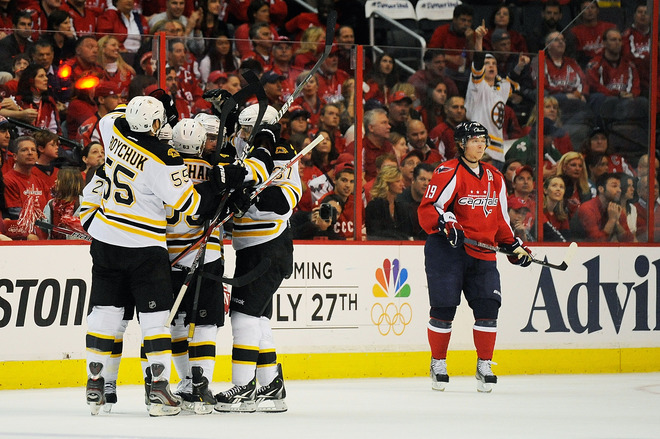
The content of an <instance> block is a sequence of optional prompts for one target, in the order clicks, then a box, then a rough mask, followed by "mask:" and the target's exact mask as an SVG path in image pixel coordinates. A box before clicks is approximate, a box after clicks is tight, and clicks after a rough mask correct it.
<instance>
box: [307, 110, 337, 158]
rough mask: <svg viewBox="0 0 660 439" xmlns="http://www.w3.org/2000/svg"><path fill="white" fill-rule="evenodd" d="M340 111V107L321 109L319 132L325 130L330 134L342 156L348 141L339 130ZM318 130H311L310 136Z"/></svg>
mask: <svg viewBox="0 0 660 439" xmlns="http://www.w3.org/2000/svg"><path fill="white" fill-rule="evenodd" d="M339 111H340V109H339V105H337V104H325V105H324V106H323V107H322V108H321V114H320V117H319V123H318V130H325V131H327V132H328V133H330V135H331V137H332V138H333V141H334V145H335V149H336V150H337V152H339V153H340V154H341V153H342V152H344V149H345V148H346V141H345V140H344V137H343V136H342V134H341V131H340V130H339ZM318 130H317V129H312V130H310V134H315V133H316V132H317V131H318Z"/></svg>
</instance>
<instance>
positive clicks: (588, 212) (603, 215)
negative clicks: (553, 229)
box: [572, 173, 633, 242]
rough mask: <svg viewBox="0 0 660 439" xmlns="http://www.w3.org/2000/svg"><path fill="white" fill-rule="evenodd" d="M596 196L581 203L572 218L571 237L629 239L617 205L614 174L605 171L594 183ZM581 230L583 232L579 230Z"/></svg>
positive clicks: (617, 185) (617, 182) (618, 192)
mask: <svg viewBox="0 0 660 439" xmlns="http://www.w3.org/2000/svg"><path fill="white" fill-rule="evenodd" d="M596 189H597V191H598V195H596V197H595V198H593V199H591V200H589V201H586V202H585V203H582V205H581V206H580V207H579V208H578V210H577V215H575V217H574V220H573V221H574V222H573V223H572V229H573V230H576V231H578V233H574V235H575V237H578V236H584V237H585V238H586V239H585V240H586V241H592V242H632V241H633V235H632V233H631V232H630V229H629V228H628V222H627V220H626V212H625V211H624V210H623V209H622V208H621V205H620V204H619V200H620V198H621V179H620V178H619V176H618V175H617V174H610V173H605V174H603V175H601V176H600V178H599V179H598V181H597V182H596ZM580 231H583V233H579V232H580Z"/></svg>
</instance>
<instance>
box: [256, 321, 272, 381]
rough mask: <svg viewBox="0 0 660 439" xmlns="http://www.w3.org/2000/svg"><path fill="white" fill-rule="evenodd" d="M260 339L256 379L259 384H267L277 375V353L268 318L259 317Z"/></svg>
mask: <svg viewBox="0 0 660 439" xmlns="http://www.w3.org/2000/svg"><path fill="white" fill-rule="evenodd" d="M259 328H260V330H261V340H260V341H259V358H258V360H257V381H259V385H260V386H267V385H268V384H270V383H271V382H273V380H274V379H275V378H276V377H277V353H276V351H275V340H274V339H273V330H272V329H271V327H270V319H268V318H266V317H261V318H259Z"/></svg>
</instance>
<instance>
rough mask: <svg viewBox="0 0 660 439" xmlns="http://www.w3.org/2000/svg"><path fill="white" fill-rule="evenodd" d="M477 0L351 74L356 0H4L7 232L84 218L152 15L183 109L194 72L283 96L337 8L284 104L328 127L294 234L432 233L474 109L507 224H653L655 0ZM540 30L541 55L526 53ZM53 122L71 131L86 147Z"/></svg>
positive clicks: (192, 99) (361, 38)
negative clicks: (420, 43) (424, 202)
mask: <svg viewBox="0 0 660 439" xmlns="http://www.w3.org/2000/svg"><path fill="white" fill-rule="evenodd" d="M413 3H414V2H413ZM469 3H473V2H463V3H462V4H460V5H458V6H456V7H455V9H454V11H453V19H452V20H451V21H449V22H445V23H438V26H437V28H436V29H435V31H434V32H433V33H432V35H430V38H429V39H428V41H427V43H428V44H427V46H428V49H427V50H426V52H425V53H424V57H423V61H424V63H423V64H424V65H423V67H422V68H421V69H419V70H417V71H416V72H414V73H413V74H409V73H407V72H406V71H405V69H402V68H401V66H400V65H399V64H398V63H397V60H396V57H395V56H394V55H393V54H392V52H388V51H387V50H385V51H384V52H382V53H380V54H378V56H374V57H371V56H367V57H366V58H367V59H366V61H365V65H364V76H363V78H364V83H363V84H361V85H356V83H355V70H356V65H355V62H354V59H352V56H353V54H352V51H351V49H352V47H353V46H354V45H355V44H366V43H367V29H368V24H367V20H366V18H365V14H364V2H363V1H359V0H317V2H316V7H317V12H307V11H304V10H302V9H300V6H299V5H296V3H295V2H289V1H285V0H251V1H250V0H199V1H196V2H193V1H191V0H154V1H145V0H142V1H141V0H68V1H63V0H0V53H2V55H3V56H2V57H0V98H1V99H2V102H1V106H0V152H1V154H0V162H1V164H2V177H3V178H2V180H0V191H2V196H0V211H1V213H2V216H3V217H4V221H0V239H44V238H46V235H45V234H44V233H43V231H42V230H40V229H38V228H35V227H33V226H32V224H33V223H34V220H35V219H39V218H43V217H45V218H47V219H48V220H49V221H52V222H53V224H55V223H61V224H65V225H67V226H70V227H71V228H79V223H76V210H77V208H78V199H77V196H76V195H75V191H78V192H79V191H80V188H81V187H82V186H83V185H84V181H85V176H86V175H87V174H88V173H89V171H90V170H91V169H93V168H94V167H96V166H98V165H99V164H100V163H102V162H103V157H104V156H103V145H102V144H101V139H100V138H99V133H98V127H97V125H98V121H99V119H100V118H101V117H103V116H104V115H105V114H107V113H108V112H110V111H112V110H113V109H114V108H115V107H116V106H117V105H119V104H120V103H122V102H127V101H128V100H130V99H131V98H132V97H134V96H137V95H142V94H148V93H149V92H151V91H153V90H155V89H156V88H158V85H157V75H156V73H157V67H156V66H157V62H156V61H157V54H156V53H154V52H152V50H153V48H154V45H153V42H152V36H153V35H154V33H155V32H164V33H165V34H166V36H167V44H166V46H167V47H166V53H167V66H166V71H165V73H166V86H165V88H166V90H167V92H168V93H170V94H171V95H172V97H173V98H174V101H175V104H176V107H177V109H178V111H179V114H180V116H181V117H193V116H194V115H196V114H198V113H210V112H211V105H210V104H209V103H208V102H206V101H205V100H204V99H203V98H202V94H203V92H204V91H206V90H212V89H217V88H222V89H224V90H227V91H229V92H230V93H235V92H236V91H237V90H238V89H240V87H241V85H244V80H243V78H242V76H241V73H242V72H244V71H246V70H252V71H255V72H256V73H257V74H258V75H260V77H261V82H262V84H263V86H264V90H265V92H266V95H267V97H268V101H269V104H270V105H272V106H273V107H275V108H276V109H278V110H279V109H280V108H282V105H283V104H284V102H286V100H287V99H288V98H289V96H291V94H292V92H293V91H294V90H295V89H296V87H297V86H298V85H299V84H301V83H302V82H303V80H304V79H305V78H306V77H307V76H308V75H309V73H310V70H309V69H310V68H311V67H312V66H313V65H314V64H315V63H316V60H317V59H319V57H320V56H321V53H322V52H323V49H324V45H325V41H323V40H324V39H325V24H326V21H327V16H328V13H329V11H330V10H332V9H335V10H336V11H337V12H338V21H337V22H338V24H337V27H336V33H335V35H336V37H335V42H334V43H335V44H333V46H332V49H331V51H330V55H329V56H328V57H327V59H326V60H325V61H324V62H323V63H322V65H321V67H320V69H319V70H318V71H317V73H316V74H315V75H314V76H313V77H312V78H311V80H309V81H308V82H307V83H306V84H305V86H304V88H303V89H302V93H301V95H300V96H299V97H298V98H297V99H296V100H295V101H294V103H293V105H291V106H290V108H289V111H288V113H287V114H286V115H285V116H284V118H283V119H282V120H281V124H282V136H283V137H284V138H286V139H288V140H289V141H290V142H291V143H292V144H293V145H294V146H295V147H297V148H302V147H303V146H304V145H306V144H307V143H309V142H310V141H311V139H313V138H314V137H316V136H323V138H324V140H323V141H322V142H321V143H320V144H319V145H318V146H317V147H316V148H315V149H314V150H313V151H312V153H311V154H310V155H309V156H307V157H305V158H304V159H303V160H302V162H301V166H300V170H301V171H300V172H301V177H302V180H303V184H304V188H305V192H304V195H303V199H302V201H301V203H300V205H299V207H298V212H296V214H295V215H294V216H293V218H292V220H291V224H292V230H293V233H294V236H295V237H296V238H297V239H353V237H354V236H355V232H356V230H357V229H358V227H359V230H361V231H362V233H363V235H364V236H366V239H370V240H384V239H386V240H424V239H425V235H424V232H423V231H422V229H421V228H420V226H419V222H418V220H417V206H418V205H419V202H420V200H421V198H422V197H423V195H424V193H425V191H426V188H427V186H428V183H429V181H430V178H431V175H432V172H433V170H434V169H435V167H436V166H438V165H439V164H441V163H442V162H444V161H446V160H451V159H454V158H456V157H457V153H458V152H457V149H456V145H455V142H454V139H453V131H454V128H455V127H456V125H457V124H459V123H461V122H463V121H465V120H476V121H478V122H480V123H481V124H483V125H484V126H486V127H487V128H488V130H489V134H490V137H491V138H490V147H489V149H488V151H487V156H486V158H485V159H486V160H488V161H491V162H492V163H493V164H494V165H496V166H497V167H498V168H500V169H501V170H502V172H503V173H504V175H505V177H506V180H507V189H508V192H509V199H508V207H509V214H510V218H511V226H512V228H513V229H514V232H515V233H516V235H517V236H519V237H521V238H522V239H523V240H524V241H533V240H536V239H538V238H539V236H537V235H538V233H539V232H540V233H542V234H543V240H545V241H570V240H589V241H598V242H607V241H619V242H632V241H646V240H647V239H648V238H647V237H648V236H649V230H651V236H652V237H654V239H655V240H658V239H660V211H659V212H658V214H656V215H655V218H656V224H655V225H652V226H650V227H649V226H648V224H647V221H648V215H647V212H648V204H649V203H650V202H651V203H653V204H654V206H655V208H654V209H656V208H657V207H658V203H659V201H658V196H657V194H654V196H653V197H649V194H648V187H649V184H648V182H649V178H656V180H657V171H656V170H652V171H649V169H648V167H649V165H648V163H649V157H648V151H649V148H648V142H647V141H646V138H647V134H648V108H649V89H650V79H649V72H650V55H649V53H650V50H649V47H650V35H651V32H650V31H651V20H650V16H649V14H648V13H647V10H646V2H645V1H643V2H640V4H639V5H638V6H637V7H636V8H635V9H634V14H633V15H632V17H630V20H629V23H627V24H626V27H625V28H621V27H619V28H617V25H616V24H614V23H608V22H607V21H603V20H601V19H600V18H599V12H600V8H599V6H598V3H597V2H596V1H591V0H583V1H580V0H577V1H572V2H568V1H565V0H562V1H556V0H544V1H540V0H539V1H534V0H529V1H518V2H511V5H510V4H509V3H510V2H506V4H502V5H501V6H497V7H492V8H491V10H492V15H491V16H490V17H488V18H486V19H484V20H483V22H482V23H478V22H475V20H474V18H475V9H474V8H473V7H472V6H471V5H470V4H469ZM474 3H478V2H474ZM491 3H493V2H491ZM513 3H515V5H514V4H513ZM530 4H536V5H541V7H540V8H539V13H540V14H541V17H540V20H539V23H540V25H539V26H535V27H534V28H525V29H523V28H520V27H519V26H517V25H516V23H517V22H516V20H515V19H514V18H515V17H516V16H517V15H518V14H519V13H520V10H522V9H523V8H526V7H527V6H528V5H530ZM568 4H570V5H572V6H573V12H574V14H575V16H578V15H579V17H578V19H577V20H576V21H575V22H574V23H573V24H572V25H571V27H570V28H566V29H564V28H562V25H561V23H565V22H566V21H567V20H566V19H567V18H570V19H572V18H573V17H564V14H566V11H567V9H566V6H567V5H568ZM568 21H570V20H568ZM543 49H545V57H546V58H545V65H544V66H543V67H542V69H543V70H542V71H539V69H538V64H537V61H536V59H535V58H534V56H535V53H537V52H538V51H539V50H543ZM540 77H543V83H544V95H545V98H544V102H543V119H542V122H543V123H542V126H543V139H542V140H538V139H537V138H536V137H537V130H538V128H539V127H538V125H539V122H540V121H539V120H538V111H537V105H536V99H537V91H536V90H537V87H538V84H539V79H540ZM356 87H361V89H362V91H363V109H364V114H363V115H362V121H363V123H362V126H361V127H356V126H355V120H356V114H355V99H354V97H355V93H356ZM12 121H16V122H17V123H16V124H15V123H12ZM24 125H30V126H32V127H35V128H37V129H42V131H39V130H36V131H34V130H29V129H27V128H25V126H24ZM62 138H67V139H71V140H73V141H76V142H79V143H80V144H81V145H83V146H84V149H82V153H80V152H78V151H75V148H73V149H72V147H71V146H70V145H69V144H65V143H64V142H62V143H60V140H61V139H62ZM358 138H360V139H361V144H362V156H361V162H362V169H359V170H358V169H356V168H355V163H356V160H355V157H354V154H355V151H356V149H355V144H356V140H357V139H358ZM640 139H641V140H640ZM538 154H541V155H542V157H543V158H542V163H543V167H542V170H539V169H538V168H537V167H538V165H539V161H538ZM72 158H73V159H75V160H74V161H73V162H72ZM656 163H657V161H656ZM73 165H76V166H73ZM539 172H541V173H542V181H543V188H540V189H541V190H537V188H536V185H537V181H538V180H537V174H538V173H539ZM358 179H360V180H361V184H360V186H361V187H362V188H363V192H362V194H360V198H361V202H359V203H356V200H355V197H356V193H355V189H356V187H357V186H358V185H357V180H358ZM655 188H656V190H657V189H658V184H657V182H656V184H655ZM537 194H539V195H542V196H543V199H542V200H538V199H537ZM650 200H653V201H650ZM537 204H541V205H542V212H543V216H542V217H541V218H537V212H538V210H537V207H536V206H537ZM357 206H361V208H362V212H361V215H359V217H360V218H362V224H361V225H360V226H356V225H355V224H354V222H355V208H356V207H357ZM50 238H60V239H61V238H63V236H61V235H57V234H51V236H50Z"/></svg>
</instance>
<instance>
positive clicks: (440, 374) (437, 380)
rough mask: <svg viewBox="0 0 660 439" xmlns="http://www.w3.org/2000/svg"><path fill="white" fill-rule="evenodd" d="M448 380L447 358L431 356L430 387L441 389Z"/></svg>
mask: <svg viewBox="0 0 660 439" xmlns="http://www.w3.org/2000/svg"><path fill="white" fill-rule="evenodd" d="M448 382H449V375H447V360H446V359H444V358H443V359H441V360H438V359H436V358H431V388H432V389H433V390H439V391H441V392H442V391H443V390H445V387H446V386H447V383H448Z"/></svg>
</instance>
